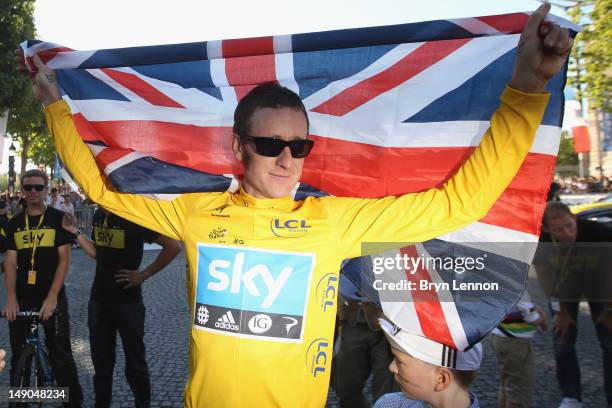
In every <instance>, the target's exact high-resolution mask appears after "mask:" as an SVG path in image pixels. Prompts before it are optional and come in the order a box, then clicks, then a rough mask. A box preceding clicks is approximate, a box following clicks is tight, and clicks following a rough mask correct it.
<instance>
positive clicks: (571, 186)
mask: <svg viewBox="0 0 612 408" xmlns="http://www.w3.org/2000/svg"><path fill="white" fill-rule="evenodd" d="M555 183H557V184H558V185H559V187H560V191H559V194H586V193H612V177H605V176H604V177H594V176H587V177H559V176H556V177H555Z"/></svg>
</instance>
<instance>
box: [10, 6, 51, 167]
mask: <svg viewBox="0 0 612 408" xmlns="http://www.w3.org/2000/svg"><path fill="white" fill-rule="evenodd" d="M0 10H2V13H0V89H2V92H0V111H4V110H6V109H8V110H9V117H8V123H7V133H8V135H9V136H10V137H11V138H12V139H13V140H16V141H19V145H20V155H21V172H22V173H23V172H24V171H25V166H26V163H27V161H28V158H29V149H30V145H31V144H32V143H33V141H35V140H37V139H38V138H39V137H48V136H47V130H46V126H45V124H44V116H43V114H42V109H41V107H40V104H39V103H38V102H37V101H36V100H35V99H34V97H33V95H32V91H31V88H30V83H29V81H28V79H27V78H26V77H23V76H21V75H19V74H18V73H17V64H16V62H15V59H14V54H13V52H14V50H15V49H17V48H18V47H19V43H21V42H22V41H24V40H26V39H33V38H35V37H36V30H35V28H34V18H33V13H34V0H0Z"/></svg>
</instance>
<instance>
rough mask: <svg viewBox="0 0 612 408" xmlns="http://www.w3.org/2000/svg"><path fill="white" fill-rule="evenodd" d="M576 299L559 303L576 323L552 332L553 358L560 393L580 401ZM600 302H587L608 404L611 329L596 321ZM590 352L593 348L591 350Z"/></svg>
mask: <svg viewBox="0 0 612 408" xmlns="http://www.w3.org/2000/svg"><path fill="white" fill-rule="evenodd" d="M578 305H579V303H578V302H564V303H563V306H564V307H565V310H567V312H568V313H569V315H570V316H571V317H572V318H573V319H574V321H575V322H576V326H573V327H571V328H569V329H568V330H567V331H566V332H565V333H564V335H563V336H559V335H556V334H555V335H553V341H554V343H553V344H554V350H555V360H556V363H557V380H558V381H559V388H561V395H562V396H563V397H569V398H575V399H577V400H579V401H582V384H581V379H580V366H579V365H578V356H577V355H576V338H577V336H578V320H577V317H578ZM605 306H606V304H605V303H604V302H589V307H590V309H591V319H592V320H593V324H595V332H596V333H597V338H598V339H599V345H600V347H601V351H602V355H603V380H604V381H603V382H604V392H605V394H606V399H607V401H608V405H609V406H612V333H611V332H610V331H609V330H608V328H607V327H606V326H605V325H604V324H602V323H596V321H597V319H598V318H599V317H600V316H601V314H602V313H603V312H604V309H605ZM593 352H594V351H593Z"/></svg>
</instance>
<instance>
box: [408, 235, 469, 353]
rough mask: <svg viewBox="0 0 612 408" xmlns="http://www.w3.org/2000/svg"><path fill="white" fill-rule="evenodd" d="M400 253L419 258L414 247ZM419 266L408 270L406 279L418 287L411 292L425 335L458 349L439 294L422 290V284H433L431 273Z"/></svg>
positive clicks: (420, 264)
mask: <svg viewBox="0 0 612 408" xmlns="http://www.w3.org/2000/svg"><path fill="white" fill-rule="evenodd" d="M400 253H401V254H402V255H403V256H407V257H409V258H414V259H417V258H419V253H418V252H417V250H416V247H415V246H414V245H411V246H408V247H405V248H402V249H400ZM418 265H419V267H418V268H416V270H406V278H407V280H408V281H410V282H415V283H414V284H415V285H416V288H415V290H411V291H410V294H411V295H412V302H413V304H414V309H415V311H416V314H417V317H418V319H419V324H420V325H421V330H422V331H423V335H425V337H427V338H429V339H431V340H435V341H437V342H440V343H444V344H446V345H449V346H451V347H454V348H457V345H456V344H455V342H454V341H453V336H452V335H451V333H450V329H449V328H448V322H447V320H446V317H445V316H444V311H443V310H442V305H441V304H440V299H439V298H438V294H437V292H436V291H435V290H434V289H431V290H421V289H420V285H421V282H427V283H431V281H432V280H431V276H430V275H429V272H428V271H427V270H426V269H424V268H423V267H422V266H423V265H422V263H418Z"/></svg>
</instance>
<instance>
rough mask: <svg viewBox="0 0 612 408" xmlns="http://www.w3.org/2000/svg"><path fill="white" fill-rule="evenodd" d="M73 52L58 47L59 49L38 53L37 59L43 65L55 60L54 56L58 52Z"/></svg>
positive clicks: (66, 48)
mask: <svg viewBox="0 0 612 408" xmlns="http://www.w3.org/2000/svg"><path fill="white" fill-rule="evenodd" d="M67 51H74V50H73V49H72V48H68V47H59V48H51V49H48V50H44V51H40V52H38V53H37V55H38V57H39V58H40V59H41V61H42V62H44V63H45V64H46V63H47V62H49V61H50V60H52V59H53V58H55V56H56V55H57V54H58V53H60V52H67Z"/></svg>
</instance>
